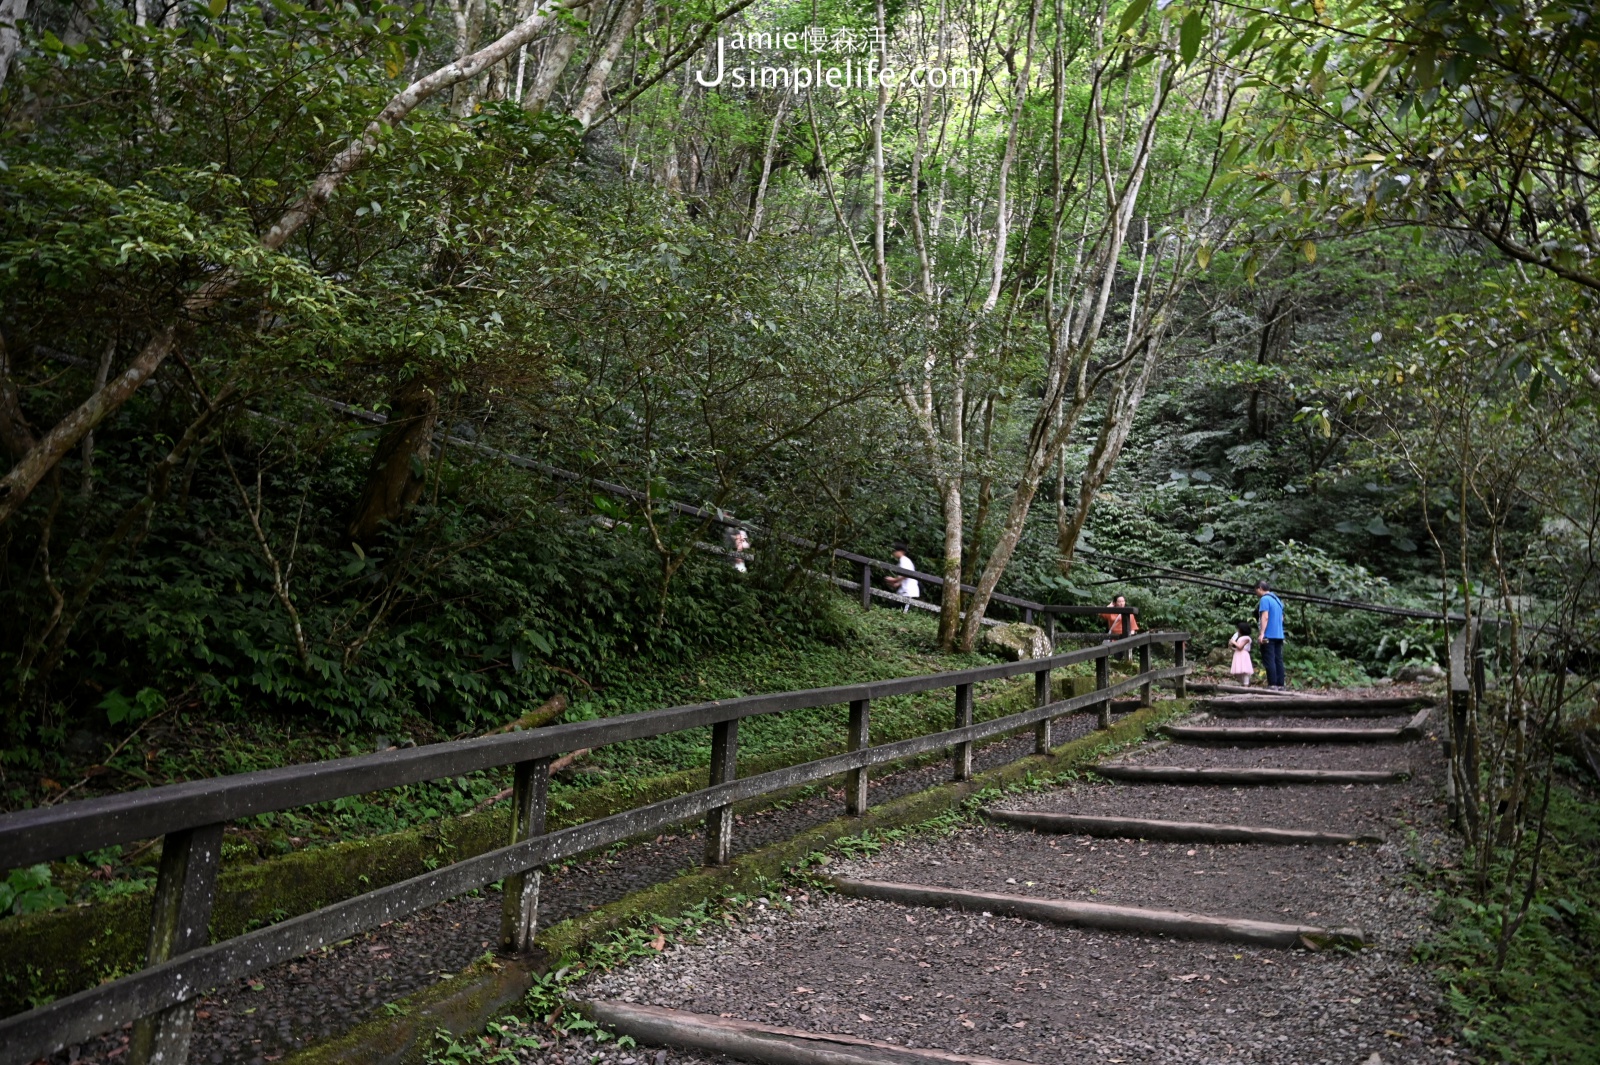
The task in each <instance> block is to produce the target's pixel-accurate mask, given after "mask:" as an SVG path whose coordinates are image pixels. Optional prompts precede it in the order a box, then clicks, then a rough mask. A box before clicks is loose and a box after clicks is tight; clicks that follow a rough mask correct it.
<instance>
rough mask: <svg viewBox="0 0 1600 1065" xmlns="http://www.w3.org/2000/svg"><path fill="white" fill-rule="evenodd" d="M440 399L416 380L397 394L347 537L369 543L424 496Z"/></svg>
mask: <svg viewBox="0 0 1600 1065" xmlns="http://www.w3.org/2000/svg"><path fill="white" fill-rule="evenodd" d="M438 420H439V396H438V392H437V390H436V388H435V387H434V385H433V383H432V382H430V381H427V380H425V379H423V378H420V377H414V378H412V379H411V380H410V381H408V382H406V383H405V384H404V385H402V386H400V390H399V391H398V392H396V393H395V395H394V399H393V400H392V402H391V404H390V415H389V425H388V428H387V429H386V430H385V431H384V434H383V437H382V438H381V439H380V440H379V441H378V449H377V451H375V452H373V455H372V469H371V471H370V472H369V473H368V474H367V485H366V488H365V489H363V490H362V493H361V500H360V501H359V502H358V503H357V504H356V508H355V512H354V514H353V515H352V516H351V518H350V527H349V530H348V532H349V536H350V539H351V540H353V541H355V542H356V543H358V544H369V543H371V542H372V541H373V539H374V538H375V537H376V536H377V535H378V531H379V529H381V528H382V527H383V525H384V524H385V523H386V522H397V521H399V520H400V519H401V518H403V517H405V515H406V512H407V511H409V510H410V509H411V508H412V507H413V506H415V505H416V502H417V500H418V499H420V498H421V497H422V486H423V482H424V479H425V478H424V475H425V473H426V470H427V467H428V456H429V451H430V450H431V448H432V445H433V427H434V425H435V424H436V423H437V422H438Z"/></svg>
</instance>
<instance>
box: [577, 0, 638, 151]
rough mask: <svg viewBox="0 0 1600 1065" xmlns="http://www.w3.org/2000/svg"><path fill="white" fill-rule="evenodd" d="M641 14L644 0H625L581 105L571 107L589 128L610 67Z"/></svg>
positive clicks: (592, 66) (592, 69) (597, 58)
mask: <svg viewBox="0 0 1600 1065" xmlns="http://www.w3.org/2000/svg"><path fill="white" fill-rule="evenodd" d="M642 14H644V0H623V6H622V10H621V11H619V12H618V13H617V20H616V24H615V25H613V26H612V27H611V36H610V37H609V38H607V40H606V46H605V48H604V49H602V50H601V52H600V54H599V55H597V56H595V59H594V62H593V63H591V64H590V66H589V75H588V77H587V78H586V79H585V80H584V85H583V95H582V96H581V97H580V98H579V99H578V106H577V107H574V108H573V109H572V117H573V118H575V119H577V120H578V125H580V126H582V127H583V128H584V129H588V128H589V124H590V123H591V122H593V121H594V116H595V112H596V111H598V110H600V102H601V101H602V100H603V99H604V98H605V92H606V79H607V78H609V77H611V68H612V67H613V66H615V65H616V62H617V57H618V56H620V55H621V54H622V46H623V45H625V44H627V43H628V35H629V34H631V33H632V32H633V27H634V26H635V25H636V24H637V23H638V21H639V16H640V15H642Z"/></svg>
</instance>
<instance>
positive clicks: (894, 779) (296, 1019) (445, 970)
mask: <svg viewBox="0 0 1600 1065" xmlns="http://www.w3.org/2000/svg"><path fill="white" fill-rule="evenodd" d="M1093 727H1094V715H1093V714H1092V713H1085V714H1075V715H1072V716H1070V717H1064V718H1059V719H1057V721H1056V726H1055V732H1054V739H1055V742H1056V743H1058V744H1060V743H1065V742H1067V741H1068V740H1071V739H1074V738H1077V737H1078V736H1082V735H1086V734H1087V733H1088V732H1090V731H1091V730H1092V729H1093ZM1032 750H1033V733H1032V729H1031V728H1030V729H1029V730H1028V733H1027V735H1026V736H1021V737H1013V738H1008V739H1004V740H1001V741H999V742H995V743H991V744H988V745H987V746H981V747H979V748H978V749H977V750H976V751H975V752H974V755H973V764H974V769H975V770H977V771H979V772H982V771H984V770H987V769H991V768H994V767H996V766H1000V765H1004V764H1005V763H1007V762H1011V761H1015V760H1016V759H1018V758H1021V757H1024V756H1025V755H1028V754H1030V753H1032ZM949 777H950V766H949V763H948V762H947V761H939V762H935V763H931V764H929V765H925V766H920V767H917V768H914V769H908V770H902V771H900V772H896V773H889V774H885V775H884V776H882V777H881V778H879V779H875V780H871V781H870V784H869V788H870V791H869V794H870V799H871V801H872V802H874V803H882V802H887V801H889V800H891V799H895V798H899V797H901V796H904V795H910V794H913V793H915V792H918V791H922V790H924V789H926V788H929V787H932V786H934V785H936V784H939V783H943V782H944V781H946V780H948V779H949ZM843 801H844V799H843V793H842V792H841V791H840V790H838V789H837V788H833V789H828V790H826V791H821V792H819V793H817V794H814V795H811V796H809V797H806V798H802V799H800V800H798V801H794V802H791V803H789V804H786V805H784V806H782V807H780V808H774V809H767V810H761V811H758V812H753V813H749V814H742V815H740V816H739V818H738V821H737V824H736V828H735V830H734V853H735V854H742V853H746V852H748V851H752V850H757V849H759V848H761V847H765V846H767V845H769V844H772V843H775V842H778V841H780V840H785V839H789V838H791V837H793V836H795V835H797V834H799V833H800V832H803V831H805V830H806V829H809V828H812V827H815V826H817V825H822V824H826V823H827V822H829V821H832V820H834V819H835V818H837V817H839V816H840V814H841V812H842V805H843ZM704 853H705V837H704V833H703V832H701V831H695V830H679V831H678V832H675V833H665V834H663V835H661V836H658V837H656V838H655V839H653V840H646V841H642V842H637V843H634V844H632V845H629V846H626V847H622V848H620V849H618V850H617V851H615V852H614V853H609V854H597V855H591V856H588V857H586V858H584V859H583V860H580V861H577V862H573V863H569V864H568V865H566V866H562V867H557V868H554V869H549V870H546V872H545V878H544V883H543V885H542V886H541V889H540V902H541V915H540V916H541V920H542V923H544V924H546V925H549V924H554V923H556V922H559V921H563V920H566V919H567V918H570V917H574V916H577V915H579V914H582V913H584V912H586V911H588V910H593V909H598V908H599V907H601V906H603V905H606V904H607V903H611V902H615V901H617V900H618V899H621V898H623V897H624V896H626V895H629V894H631V893H633V892H635V891H638V890H641V889H643V888H646V887H650V886H652V885H654V884H659V883H663V882H665V881H667V880H670V879H672V878H674V877H676V876H678V875H679V874H681V873H682V872H684V871H686V870H690V869H694V868H697V867H698V866H699V864H700V862H701V859H702V856H703V855H704ZM499 927H500V895H499V893H498V892H495V891H485V892H483V893H481V894H479V895H474V896H467V897H464V898H459V899H454V900H452V901H450V902H447V903H444V904H442V905H440V906H436V907H434V908H432V909H430V910H426V911H423V912H421V913H418V914H416V915H414V916H412V917H408V918H405V919H403V920H399V921H395V922H392V923H390V924H388V925H385V926H384V927H382V928H380V929H377V930H375V931H373V932H369V933H365V934H362V935H360V936H356V937H354V938H352V939H350V940H347V941H345V942H343V943H341V944H338V945H336V946H333V947H330V948H328V949H325V950H322V951H319V952H317V953H315V954H312V955H309V956H307V957H304V958H300V959H298V960H297V961H294V962H290V963H287V964H285V965H280V966H276V967H274V968H271V969H268V970H265V971H263V972H260V973H257V974H256V975H255V976H253V977H250V978H248V979H244V980H239V981H236V982H235V983H233V984H231V985H229V986H228V987H225V988H220V989H218V990H217V991H215V992H213V993H212V994H211V995H208V996H206V997H205V998H203V999H202V1000H201V1001H200V1003H199V1005H198V1007H197V1011H196V1014H195V1027H194V1038H193V1042H192V1044H191V1052H190V1060H191V1061H193V1062H197V1063H204V1065H223V1063H226V1065H233V1063H242V1065H267V1063H270V1062H273V1061H277V1060H278V1059H279V1058H281V1057H283V1056H284V1054H286V1053H288V1052H290V1051H292V1050H295V1049H298V1048H300V1047H303V1046H306V1045H309V1044H311V1043H314V1042H316V1041H318V1040H321V1039H326V1038H329V1037H330V1036H334V1035H338V1034H340V1033H342V1032H345V1031H348V1030H349V1029H350V1028H352V1027H354V1026H355V1025H357V1024H360V1023H361V1022H363V1021H365V1020H367V1019H368V1018H370V1017H371V1016H372V1015H373V1013H374V1011H375V1010H377V1009H379V1008H381V1007H382V1006H383V1005H384V1004H385V1003H389V1002H394V1001H396V1000H398V999H401V998H404V997H405V996H407V995H409V994H412V993H414V992H416V991H419V990H422V989H423V988H426V987H429V986H431V985H432V984H434V983H437V982H438V981H439V980H442V979H448V978H449V977H450V975H451V974H453V973H456V972H458V971H460V970H461V969H463V968H465V967H466V966H468V965H469V964H471V963H472V962H473V961H474V960H475V959H477V958H479V957H482V956H483V954H484V953H485V952H486V951H488V950H491V949H493V948H494V946H495V942H496V940H497V939H498V936H499ZM128 1032H129V1029H128V1028H124V1029H122V1030H121V1031H120V1032H116V1033H111V1034H109V1035H106V1036H103V1037H101V1038H98V1039H95V1040H92V1041H90V1042H87V1043H84V1044H82V1045H80V1046H76V1047H71V1048H69V1049H68V1050H65V1051H63V1052H61V1053H60V1054H57V1055H55V1056H54V1057H53V1058H52V1059H50V1060H51V1062H52V1065H66V1063H69V1062H84V1063H108V1065H109V1063H114V1062H117V1061H119V1060H120V1059H121V1057H122V1055H123V1054H125V1053H126V1048H127V1041H128ZM550 1060H551V1061H557V1060H561V1059H554V1058H553V1059H550ZM641 1060H643V1059H641ZM672 1060H673V1061H687V1060H688V1059H684V1058H682V1057H674V1058H672ZM652 1062H653V1059H652ZM690 1065H698V1059H697V1061H696V1062H694V1063H690Z"/></svg>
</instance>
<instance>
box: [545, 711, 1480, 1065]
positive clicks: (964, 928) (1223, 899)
mask: <svg viewBox="0 0 1600 1065" xmlns="http://www.w3.org/2000/svg"><path fill="white" fill-rule="evenodd" d="M1301 723H1304V722H1303V721H1302V722H1301ZM1385 723H1386V722H1380V721H1374V720H1371V719H1367V720H1365V721H1363V722H1362V723H1361V726H1362V727H1375V726H1379V725H1382V724H1385ZM1329 724H1331V723H1329ZM1153 746H1161V745H1153ZM1135 757H1136V758H1137V760H1139V761H1143V762H1149V763H1151V764H1186V765H1207V764H1210V765H1256V764H1264V765H1285V764H1289V765H1298V766H1301V767H1306V768H1312V767H1316V768H1336V767H1346V766H1351V765H1360V766H1362V767H1367V766H1368V765H1370V764H1373V763H1368V762H1364V761H1358V760H1357V759H1365V758H1368V757H1376V758H1378V759H1379V761H1378V762H1377V763H1376V764H1379V765H1384V766H1404V767H1406V768H1409V769H1410V770H1411V771H1412V773H1413V777H1412V779H1411V780H1410V781H1409V782H1407V783H1404V784H1399V785H1388V786H1372V785H1367V786H1359V787H1357V786H1349V787H1344V786H1339V785H1329V786H1323V787H1309V786H1295V787H1286V788H1277V787H1270V788H1269V787H1255V788H1237V789H1236V788H1226V787H1214V788H1201V787H1188V786H1185V787H1163V786H1159V785H1134V786H1129V785H1120V784H1104V783H1094V784H1089V783H1080V784H1076V785H1072V786H1069V787H1065V788H1059V789H1055V790H1052V791H1049V792H1044V793H1039V794H1035V795H1030V796H1026V797H1019V798H1016V799H1013V800H1012V801H1011V802H1010V803H1008V805H1010V806H1012V807H1014V808H1033V809H1051V810H1063V811H1081V812H1085V813H1123V814H1138V815H1140V816H1162V815H1166V816H1184V817H1186V818H1188V819H1198V820H1230V821H1243V822H1245V823H1251V824H1267V825H1306V826H1313V827H1322V828H1330V829H1339V828H1345V827H1348V826H1355V827H1358V828H1359V829H1361V830H1363V831H1366V830H1377V831H1379V833H1380V834H1382V835H1384V836H1386V837H1387V842H1385V843H1384V844H1382V845H1376V846H1357V847H1281V846H1242V845H1220V846H1213V845H1204V844H1199V845H1180V844H1159V843H1157V844H1151V843H1146V842H1140V841H1122V840H1098V839H1090V838H1088V837H1074V836H1049V835H1036V834H1033V833H1029V832H1024V831H1018V830H1015V829H1011V828H1008V827H1000V826H991V825H973V826H969V827H964V828H962V829H961V830H959V831H958V832H956V833H954V834H952V835H950V836H945V837H941V838H928V837H921V838H918V839H915V840H912V841H908V842H906V843H904V844H902V845H899V846H894V847H891V848H889V849H887V850H885V851H884V852H882V853H880V854H878V855H876V856H874V857H872V858H868V859H860V860H857V861H854V862H847V863H843V864H841V865H840V866H839V867H838V870H837V871H838V872H839V873H841V874H844V875H852V876H857V877H862V878H872V879H899V880H908V881H912V882H916V883H922V884H939V885H946V886H950V887H959V888H969V889H976V890H988V891H1000V892H1006V893H1012V894H1031V895H1039V896H1045V897H1051V898H1073V899H1091V898H1092V899H1094V900H1095V901H1104V902H1110V903H1120V904H1132V905H1154V906H1161V907H1169V906H1170V907H1177V908H1182V909H1193V910H1198V911H1201V912H1209V913H1216V914H1229V915H1239V916H1249V917H1257V918H1262V919H1268V920H1271V919H1277V920H1285V919H1294V920H1296V921H1301V920H1306V921H1311V922H1315V923H1322V922H1324V921H1325V922H1327V923H1328V924H1332V925H1338V924H1356V925H1359V926H1361V927H1363V928H1364V930H1365V931H1367V933H1368V934H1369V936H1371V937H1372V938H1373V939H1374V941H1375V945H1374V946H1373V947H1371V948H1369V949H1366V950H1363V951H1360V952H1358V953H1349V952H1343V951H1330V952H1324V953H1308V952H1306V951H1300V950H1296V951H1276V950H1260V949H1255V948H1244V947H1237V946H1229V945H1223V944H1214V943H1199V942H1188V941H1182V940H1172V939H1167V938H1164V937H1158V936H1147V935H1131V934H1130V935H1124V934H1117V933H1109V932H1100V931H1092V930H1085V929H1077V928H1066V927H1058V926H1045V925H1040V924H1036V923H1033V922H1029V921H1024V920H1016V919H1010V918H994V917H986V916H980V915H976V914H969V913H957V912H950V911H942V910H933V909H921V908H912V907H902V906H898V905H894V904H889V903H882V902H875V901H864V900H854V899H845V898H841V897H837V896H832V895H825V896H818V897H815V898H805V899H802V900H800V902H799V903H798V905H797V906H796V909H795V912H794V913H793V914H792V915H783V914H777V913H772V912H761V913H758V914H754V915H752V918H751V919H750V920H748V921H745V922H742V923H741V924H739V925H738V926H736V927H734V928H731V929H730V930H728V931H727V932H725V933H718V934H717V935H715V936H713V937H711V938H709V939H707V940H706V941H705V942H702V943H699V944H695V945H691V946H678V947H675V948H672V949H670V950H668V951H667V952H665V953H664V954H663V955H662V956H660V957H657V958H653V959H649V960H648V961H645V962H642V963H640V964H638V965H636V966H633V967H631V968H628V969H624V970H619V971H616V972H612V973H609V974H605V975H602V976H600V977H597V978H595V979H594V980H592V981H590V982H589V983H588V984H587V985H585V986H582V987H581V988H580V990H579V994H580V995H583V996H593V997H614V998H622V999H627V1000H633V1001H640V1002H648V1003H651V1004H654V1005H659V1006H668V1007H674V1008H680V1009H687V1010H692V1011H696V1012H703V1013H710V1014H729V1015H732V1016H734V1017H737V1018H740V1019H743V1020H750V1021H757V1022H763V1023H769V1024H782V1025H788V1026H792V1027H798V1028H808V1029H811V1030H816V1031H829V1032H839V1033H845V1034H851V1035H858V1036H865V1037H869V1038H876V1039H882V1040H891V1041H895V1042H899V1043H902V1044H904V1045H908V1046H934V1047H939V1048H942V1049H946V1050H952V1051H961V1052H967V1053H979V1054H989V1055H994V1056H998V1057H1008V1058H1017V1059H1020V1060H1024V1061H1034V1062H1039V1063H1041V1065H1044V1063H1054V1062H1060V1061H1079V1060H1086V1059H1088V1060H1104V1061H1111V1062H1116V1061H1124V1062H1261V1063H1300V1062H1304V1063H1351V1065H1377V1063H1383V1062H1387V1063H1394V1062H1437V1061H1447V1060H1459V1057H1458V1054H1459V1052H1458V1050H1457V1048H1456V1047H1455V1046H1454V1045H1453V1042H1454V1040H1453V1038H1452V1036H1451V1035H1450V1034H1449V1022H1448V1020H1447V1018H1446V1015H1445V1013H1444V1010H1443V1008H1442V1005H1441V1002H1440V998H1439V992H1438V990H1437V988H1436V987H1435V986H1434V983H1433V980H1432V979H1431V977H1430V975H1429V973H1428V972H1427V971H1426V970H1424V969H1422V968H1420V967H1418V966H1415V965H1413V964H1411V963H1410V960H1409V959H1410V953H1411V949H1412V947H1413V946H1414V945H1415V943H1416V942H1417V939H1418V937H1420V936H1422V935H1424V934H1426V933H1427V932H1428V931H1429V929H1430V921H1429V916H1428V913H1429V909H1430V907H1429V903H1428V900H1427V899H1426V897H1423V896H1419V895H1418V894H1416V893H1415V892H1414V891H1412V890H1411V888H1410V886H1409V882H1408V871H1409V870H1410V869H1411V868H1412V867H1413V864H1414V863H1415V862H1417V861H1424V862H1434V861H1443V860H1450V859H1451V858H1453V857H1454V845H1453V842H1452V840H1451V838H1450V837H1449V835H1448V834H1447V832H1446V828H1445V825H1444V823H1443V809H1442V804H1441V802H1440V801H1439V795H1440V776H1439V773H1440V769H1439V761H1440V759H1439V751H1438V745H1437V742H1434V741H1429V740H1423V741H1421V742H1417V743H1412V744H1406V745H1393V744H1391V745H1385V746H1384V747H1381V748H1368V747H1364V746H1356V747H1352V746H1348V745H1340V746H1337V747H1334V746H1329V747H1304V746H1295V747H1265V748H1263V747H1250V748H1238V749H1235V748H1227V747H1218V746H1209V745H1208V746H1206V747H1190V746H1186V745H1180V744H1170V745H1164V746H1162V749H1155V750H1148V751H1146V750H1141V751H1140V752H1139V753H1138V754H1137V755H1136V756H1135ZM1196 815H1199V816H1196ZM529 1060H541V1059H537V1058H530V1059H529ZM645 1060H648V1059H645Z"/></svg>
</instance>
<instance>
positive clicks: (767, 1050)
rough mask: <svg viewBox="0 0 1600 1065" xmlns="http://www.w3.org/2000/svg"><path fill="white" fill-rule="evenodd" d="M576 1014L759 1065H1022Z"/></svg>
mask: <svg viewBox="0 0 1600 1065" xmlns="http://www.w3.org/2000/svg"><path fill="white" fill-rule="evenodd" d="M577 1005H578V1009H579V1010H580V1011H581V1012H582V1013H583V1014H584V1015H585V1016H587V1017H588V1018H589V1019H590V1020H592V1021H594V1022H595V1023H596V1024H603V1025H605V1026H606V1027H608V1028H611V1029H614V1030H615V1031H616V1032H617V1033H618V1034H620V1035H628V1036H632V1037H633V1038H634V1040H635V1041H637V1042H639V1043H645V1044H663V1043H665V1044H666V1045H668V1046H675V1047H683V1048H685V1049H689V1050H709V1051H712V1052H714V1053H718V1054H726V1055H727V1056H728V1057H730V1058H736V1059H738V1060H739V1061H749V1062H756V1063H758V1065H1027V1063H1026V1062H1020V1061H1013V1060H1008V1059H1002V1058H989V1057H982V1056H979V1055H974V1054H954V1053H951V1052H950V1051H947V1050H935V1049H932V1048H930V1047H905V1046H900V1045H899V1044H897V1043H881V1042H878V1041H877V1040H875V1039H861V1038H859V1037H857V1036H853V1035H835V1034H832V1033H829V1032H807V1031H803V1030H801V1029H799V1028H783V1027H779V1026H777V1025H771V1024H757V1023H755V1022H753V1021H740V1020H735V1019H733V1018H731V1017H713V1016H712V1015H710V1014H708V1013H691V1012H689V1011H688V1010H674V1009H667V1008H666V1007H664V1006H646V1005H644V1004H642V1003H637V1002H618V1001H616V1000H614V999H589V1000H587V1001H583V1002H579V1003H578V1004H577Z"/></svg>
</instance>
